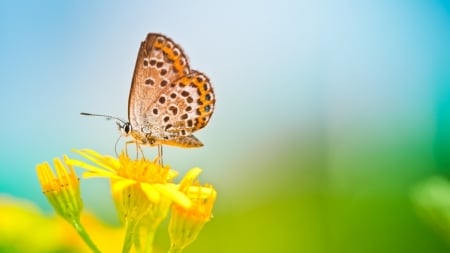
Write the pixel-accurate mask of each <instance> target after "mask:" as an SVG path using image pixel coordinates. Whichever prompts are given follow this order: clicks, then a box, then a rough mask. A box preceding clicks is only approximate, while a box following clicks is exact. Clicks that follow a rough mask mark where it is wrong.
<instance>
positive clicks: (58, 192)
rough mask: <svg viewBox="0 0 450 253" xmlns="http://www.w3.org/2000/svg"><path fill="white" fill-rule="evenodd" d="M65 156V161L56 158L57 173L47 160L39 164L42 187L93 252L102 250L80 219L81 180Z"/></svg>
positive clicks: (51, 201) (51, 202) (56, 208)
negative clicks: (93, 240)
mask: <svg viewBox="0 0 450 253" xmlns="http://www.w3.org/2000/svg"><path fill="white" fill-rule="evenodd" d="M67 160H68V158H67V156H64V162H65V163H63V162H62V161H61V160H60V159H58V158H55V159H54V163H55V167H56V175H55V174H54V173H53V171H52V168H51V167H50V164H48V163H47V162H44V163H41V164H38V165H37V166H36V171H37V175H38V179H39V182H40V184H41V188H42V191H43V193H44V194H45V196H46V197H47V199H48V201H49V202H50V204H51V205H52V206H53V208H54V209H55V211H56V213H57V214H59V215H60V216H62V217H63V218H64V219H65V220H66V221H68V222H69V223H70V224H71V225H72V226H73V227H74V228H75V230H76V231H77V232H78V234H79V235H80V236H81V238H82V239H83V240H84V242H85V243H86V244H87V245H88V246H89V248H90V249H91V250H92V251H93V252H100V250H99V249H98V248H97V246H96V245H95V244H94V242H92V240H91V239H90V237H89V235H88V233H87V232H86V230H85V229H84V227H83V225H82V224H81V221H80V215H81V210H82V209H83V202H82V201H81V194H80V182H79V179H78V177H77V175H76V174H75V171H74V169H73V167H72V166H70V165H69V164H68V163H67Z"/></svg>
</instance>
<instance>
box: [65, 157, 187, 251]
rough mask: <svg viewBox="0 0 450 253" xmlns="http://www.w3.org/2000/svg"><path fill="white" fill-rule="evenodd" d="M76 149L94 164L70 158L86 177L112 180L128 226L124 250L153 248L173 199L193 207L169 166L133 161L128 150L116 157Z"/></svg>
mask: <svg viewBox="0 0 450 253" xmlns="http://www.w3.org/2000/svg"><path fill="white" fill-rule="evenodd" d="M75 152H76V153H78V154H80V155H81V156H83V157H85V158H86V159H88V160H90V161H91V162H93V163H94V164H95V165H92V164H89V163H85V162H83V161H79V160H75V159H68V161H67V162H68V163H69V164H71V165H72V166H77V167H81V168H84V169H85V170H86V172H85V173H84V174H83V176H84V177H85V178H92V177H105V178H109V179H111V189H112V195H113V198H114V201H115V203H116V206H117V209H118V211H119V215H120V217H121V218H122V220H123V221H124V223H125V225H126V227H127V233H126V238H125V243H124V248H123V252H128V251H129V250H131V247H133V246H134V247H135V248H137V249H146V248H150V249H149V251H150V250H151V245H152V242H153V238H154V233H155V231H156V229H157V227H158V226H159V224H160V223H161V221H162V220H163V219H164V218H165V217H166V216H167V214H168V211H169V208H170V205H171V204H172V202H173V203H176V205H179V206H182V207H184V208H190V207H191V206H192V202H191V200H190V199H189V198H188V197H187V196H186V195H185V194H184V193H182V192H180V191H179V190H178V185H176V184H174V183H173V181H172V180H173V179H174V178H175V176H177V173H176V172H175V171H173V170H171V169H170V167H169V166H164V167H163V166H161V165H160V164H159V163H157V162H156V161H149V160H146V159H144V158H142V159H138V160H133V159H130V158H129V157H128V156H127V155H126V153H121V154H120V155H119V158H115V157H111V156H103V155H100V154H99V153H97V152H95V151H93V150H89V149H85V150H75Z"/></svg>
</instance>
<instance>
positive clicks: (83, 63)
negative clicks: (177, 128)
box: [0, 0, 450, 252]
mask: <svg viewBox="0 0 450 253" xmlns="http://www.w3.org/2000/svg"><path fill="white" fill-rule="evenodd" d="M449 27H450V3H449V2H448V1H425V0H424V1H420V0H419V1H245V2H244V1H221V2H211V1H128V2H119V1H95V2H93V1H45V2H44V1H39V2H32V1H30V2H28V1H2V2H0V34H1V40H0V55H1V57H0V83H1V86H0V89H1V94H2V99H1V101H0V105H1V108H2V118H3V123H2V124H1V126H2V131H1V138H0V139H1V142H2V145H1V153H2V155H1V168H0V173H1V177H0V192H2V193H4V194H8V195H12V196H14V197H17V198H23V199H28V200H31V201H33V202H34V203H36V204H37V205H38V206H39V208H41V209H43V210H44V212H45V213H51V212H52V211H51V208H50V207H49V205H48V204H47V202H46V200H45V198H44V196H43V195H42V194H41V190H40V188H39V185H38V182H37V179H36V176H35V171H34V170H35V165H36V164H37V163H39V162H42V161H44V160H51V159H52V158H53V157H55V156H61V155H62V154H64V153H69V154H70V150H71V149H72V148H93V149H95V150H97V151H99V152H101V153H107V154H113V153H114V143H115V141H116V138H117V136H118V131H117V129H116V126H115V123H114V122H111V121H105V120H103V119H98V118H88V117H82V116H80V115H79V112H81V111H87V112H92V113H105V114H111V115H115V116H118V117H122V118H126V117H127V99H128V92H129V86H130V83H131V76H132V71H133V68H134V64H135V58H136V55H137V50H138V47H139V43H140V41H142V40H143V39H144V38H145V35H146V34H147V33H148V32H160V33H164V34H166V35H168V36H169V37H171V38H173V39H174V41H176V42H177V43H179V44H180V45H182V47H183V48H184V50H185V52H186V53H187V55H188V56H189V58H190V62H191V66H192V68H193V69H198V70H200V71H202V72H204V73H206V74H207V75H208V76H209V77H210V79H211V80H212V82H213V85H214V88H215V92H216V96H217V104H216V111H215V113H214V115H213V117H212V120H211V121H210V123H209V125H208V126H207V127H206V128H205V129H203V130H201V131H200V132H199V133H198V134H197V136H198V137H199V138H200V139H201V140H202V141H203V142H204V143H205V147H204V148H201V149H195V150H194V149H192V150H186V149H177V148H166V149H165V161H166V162H167V163H170V164H171V165H172V167H173V168H175V169H177V170H179V171H181V172H185V171H187V170H188V169H189V168H191V167H193V166H200V167H201V168H203V170H204V172H203V174H202V176H201V180H202V181H204V182H209V183H212V184H213V185H215V186H216V188H217V190H218V192H219V195H218V200H217V204H216V208H215V212H214V219H213V220H212V221H211V222H210V223H209V224H208V225H206V227H205V229H204V231H203V233H202V234H201V235H200V237H199V238H198V240H197V241H196V242H195V243H194V244H193V245H192V246H191V247H190V248H188V250H186V252H211V251H214V252H446V251H447V252H448V251H449V246H448V243H446V241H445V239H444V238H445V235H443V234H442V233H439V232H438V231H436V230H435V229H433V228H432V226H428V224H427V223H426V222H424V221H423V220H421V219H420V217H419V216H418V215H417V211H416V207H415V205H414V201H413V199H412V197H411V196H412V195H411V192H412V190H413V189H414V187H415V186H416V185H417V184H419V183H421V182H423V181H424V180H426V179H428V178H429V177H431V176H432V175H436V174H438V175H444V176H449V175H450V173H449V168H450V158H449V154H450V29H449ZM82 191H83V193H84V200H85V205H86V208H87V210H90V211H92V212H94V213H96V214H97V215H98V216H99V217H101V219H102V220H104V221H106V222H108V223H111V224H117V219H116V217H115V215H116V214H115V211H114V208H113V205H112V203H111V200H110V199H109V189H108V184H107V182H105V181H102V180H91V181H87V182H85V181H82ZM158 238H159V239H158ZM158 238H157V239H158V241H159V243H160V247H162V248H164V247H166V246H167V243H168V242H167V238H165V237H164V235H163V233H160V234H159V235H158ZM0 241H1V238H0Z"/></svg>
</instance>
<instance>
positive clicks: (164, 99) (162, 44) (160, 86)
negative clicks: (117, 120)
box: [128, 33, 215, 147]
mask: <svg viewBox="0 0 450 253" xmlns="http://www.w3.org/2000/svg"><path fill="white" fill-rule="evenodd" d="M128 103H129V104H128V116H129V120H130V123H131V125H132V127H133V129H134V131H137V132H139V133H142V134H150V135H151V136H152V138H154V139H155V140H156V141H157V143H159V144H167V145H176V146H182V147H198V146H202V143H201V142H200V141H199V140H198V139H197V138H195V137H194V136H192V132H194V131H196V130H198V129H201V128H203V127H204V126H205V125H206V124H207V123H208V121H209V118H210V117H211V114H212V112H213V109H214V103H215V97H214V93H213V89H212V86H211V84H210V82H209V80H208V78H207V77H206V76H205V75H204V74H202V73H200V72H198V71H191V70H190V69H189V65H188V61H187V58H186V56H185V55H184V53H183V51H182V49H181V48H180V47H179V46H178V45H177V44H175V43H174V42H173V41H172V40H170V39H169V38H167V37H165V36H164V35H160V34H152V33H150V34H148V35H147V38H146V40H145V41H144V42H142V43H141V47H140V49H139V53H138V58H137V61H136V67H135V71H134V76H133V81H132V85H131V90H130V97H129V102H128Z"/></svg>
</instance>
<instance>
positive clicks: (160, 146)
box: [158, 144, 164, 166]
mask: <svg viewBox="0 0 450 253" xmlns="http://www.w3.org/2000/svg"><path fill="white" fill-rule="evenodd" d="M158 162H159V165H161V166H164V164H163V150H162V145H161V144H158Z"/></svg>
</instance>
